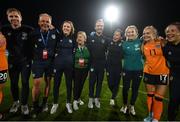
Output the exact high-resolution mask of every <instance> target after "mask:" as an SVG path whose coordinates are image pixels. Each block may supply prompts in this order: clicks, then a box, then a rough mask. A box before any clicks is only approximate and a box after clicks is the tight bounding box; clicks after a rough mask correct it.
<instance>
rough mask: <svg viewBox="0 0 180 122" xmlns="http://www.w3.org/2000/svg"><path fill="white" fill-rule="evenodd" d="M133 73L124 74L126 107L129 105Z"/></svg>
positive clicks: (124, 101) (124, 100)
mask: <svg viewBox="0 0 180 122" xmlns="http://www.w3.org/2000/svg"><path fill="white" fill-rule="evenodd" d="M131 76H132V75H131V72H127V71H125V72H124V76H123V103H124V105H127V103H128V102H127V101H128V90H129V87H130V81H131Z"/></svg>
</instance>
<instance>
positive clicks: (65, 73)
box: [64, 68, 73, 103]
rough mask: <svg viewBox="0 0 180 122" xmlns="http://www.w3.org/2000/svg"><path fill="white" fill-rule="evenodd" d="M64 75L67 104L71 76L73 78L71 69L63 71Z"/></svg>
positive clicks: (70, 92) (70, 91) (70, 89)
mask: <svg viewBox="0 0 180 122" xmlns="http://www.w3.org/2000/svg"><path fill="white" fill-rule="evenodd" d="M64 75H65V81H66V90H67V103H70V102H71V96H72V76H73V70H72V68H67V69H65V70H64Z"/></svg>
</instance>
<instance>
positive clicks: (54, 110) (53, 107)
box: [50, 104, 59, 114]
mask: <svg viewBox="0 0 180 122" xmlns="http://www.w3.org/2000/svg"><path fill="white" fill-rule="evenodd" d="M58 106H59V105H58V104H53V106H52V108H51V111H50V114H55V113H56V111H57V108H58Z"/></svg>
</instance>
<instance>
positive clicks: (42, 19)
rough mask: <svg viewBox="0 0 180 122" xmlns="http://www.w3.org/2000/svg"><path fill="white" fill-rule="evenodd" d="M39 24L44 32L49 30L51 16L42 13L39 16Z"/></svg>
mask: <svg viewBox="0 0 180 122" xmlns="http://www.w3.org/2000/svg"><path fill="white" fill-rule="evenodd" d="M38 25H39V27H40V29H41V31H43V32H47V31H48V30H49V29H50V27H51V17H50V16H49V15H48V14H41V15H40V16H39V21H38Z"/></svg>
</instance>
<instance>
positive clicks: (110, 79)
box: [107, 69, 114, 96]
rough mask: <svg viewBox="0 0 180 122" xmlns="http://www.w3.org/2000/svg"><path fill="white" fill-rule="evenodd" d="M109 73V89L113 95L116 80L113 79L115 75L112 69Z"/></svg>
mask: <svg viewBox="0 0 180 122" xmlns="http://www.w3.org/2000/svg"><path fill="white" fill-rule="evenodd" d="M107 73H108V75H107V77H108V78H107V80H108V87H109V89H110V91H111V92H112V94H113V86H114V78H113V76H114V74H113V72H112V71H111V70H110V69H109V71H108V72H107ZM112 96H113V95H112Z"/></svg>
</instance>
